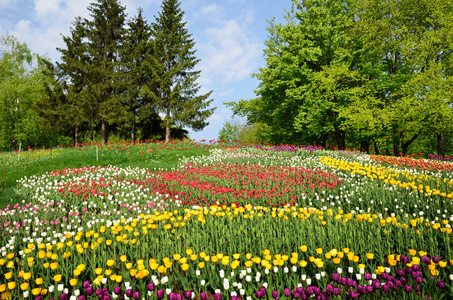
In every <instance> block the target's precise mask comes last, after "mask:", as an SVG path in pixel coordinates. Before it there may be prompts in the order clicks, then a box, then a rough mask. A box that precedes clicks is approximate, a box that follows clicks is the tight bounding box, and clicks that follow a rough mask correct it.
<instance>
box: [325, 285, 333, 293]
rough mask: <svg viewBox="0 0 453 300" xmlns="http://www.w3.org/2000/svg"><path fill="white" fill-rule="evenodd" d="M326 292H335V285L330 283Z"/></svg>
mask: <svg viewBox="0 0 453 300" xmlns="http://www.w3.org/2000/svg"><path fill="white" fill-rule="evenodd" d="M326 292H327V293H329V294H333V285H332V284H330V283H328V284H327V286H326Z"/></svg>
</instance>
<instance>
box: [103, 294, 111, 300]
mask: <svg viewBox="0 0 453 300" xmlns="http://www.w3.org/2000/svg"><path fill="white" fill-rule="evenodd" d="M102 300H112V297H110V295H104V299H102Z"/></svg>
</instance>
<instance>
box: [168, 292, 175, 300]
mask: <svg viewBox="0 0 453 300" xmlns="http://www.w3.org/2000/svg"><path fill="white" fill-rule="evenodd" d="M168 299H169V300H176V293H175V292H171V293H170V294H169V295H168Z"/></svg>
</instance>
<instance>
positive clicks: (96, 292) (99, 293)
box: [94, 289, 104, 296]
mask: <svg viewBox="0 0 453 300" xmlns="http://www.w3.org/2000/svg"><path fill="white" fill-rule="evenodd" d="M94 293H95V294H96V296H99V295H103V294H104V291H103V290H102V289H96V291H95V292H94Z"/></svg>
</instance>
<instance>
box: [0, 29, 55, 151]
mask: <svg viewBox="0 0 453 300" xmlns="http://www.w3.org/2000/svg"><path fill="white" fill-rule="evenodd" d="M0 47H1V48H0V149H2V148H3V149H17V148H18V147H19V146H20V144H22V147H23V146H24V145H25V146H26V145H28V144H33V145H34V144H37V143H39V142H43V140H46V141H52V140H55V134H54V133H52V131H51V130H50V129H49V128H47V127H45V126H43V125H42V118H41V117H40V116H39V115H38V114H36V112H35V111H34V110H33V109H32V107H33V105H34V103H35V102H36V101H38V100H39V99H42V98H43V97H44V96H45V89H44V84H45V83H46V82H48V81H49V80H50V78H49V77H47V76H46V75H45V74H43V73H42V70H43V69H44V65H43V63H42V60H41V58H40V57H39V56H38V55H36V54H34V53H32V52H31V50H30V49H29V48H28V47H27V45H26V44H25V43H22V42H20V41H19V40H17V39H16V38H15V37H13V36H10V35H6V36H4V37H2V38H1V41H0Z"/></svg>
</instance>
